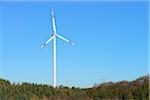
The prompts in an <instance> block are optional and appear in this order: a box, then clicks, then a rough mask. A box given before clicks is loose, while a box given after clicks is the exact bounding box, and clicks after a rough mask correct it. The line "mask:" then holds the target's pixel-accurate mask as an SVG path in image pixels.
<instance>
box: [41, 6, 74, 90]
mask: <svg viewBox="0 0 150 100" xmlns="http://www.w3.org/2000/svg"><path fill="white" fill-rule="evenodd" d="M52 25H53V34H52V35H51V37H50V38H49V39H48V40H47V41H46V42H45V43H44V44H42V45H41V48H43V47H45V46H46V45H47V44H48V43H49V42H50V41H52V40H53V61H54V62H53V67H54V68H53V71H54V72H53V74H54V75H53V78H54V81H53V87H54V88H55V87H56V61H57V59H56V38H57V37H58V38H60V39H62V40H64V41H65V42H67V43H69V44H71V45H73V46H75V44H74V43H73V42H71V41H69V40H68V39H66V38H64V37H62V36H61V35H59V34H57V32H56V24H55V18H54V11H53V9H52Z"/></svg>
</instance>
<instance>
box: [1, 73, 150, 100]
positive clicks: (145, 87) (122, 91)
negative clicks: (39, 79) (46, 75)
mask: <svg viewBox="0 0 150 100" xmlns="http://www.w3.org/2000/svg"><path fill="white" fill-rule="evenodd" d="M149 76H150V75H145V76H143V77H139V78H137V79H136V80H133V81H119V82H111V81H110V82H104V83H101V84H96V85H94V86H93V87H91V88H77V87H71V88H69V87H66V86H62V85H61V86H58V87H57V88H53V87H52V86H50V85H45V84H36V83H26V82H24V83H11V82H10V81H9V80H5V79H2V78H0V100H130V99H132V100H133V99H134V100H149Z"/></svg>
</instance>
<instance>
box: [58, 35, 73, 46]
mask: <svg viewBox="0 0 150 100" xmlns="http://www.w3.org/2000/svg"><path fill="white" fill-rule="evenodd" d="M56 36H58V38H60V39H62V40H64V41H66V42H68V43H69V44H71V45H73V46H75V44H74V43H73V42H71V41H69V40H68V39H66V38H64V37H62V36H60V35H58V34H56Z"/></svg>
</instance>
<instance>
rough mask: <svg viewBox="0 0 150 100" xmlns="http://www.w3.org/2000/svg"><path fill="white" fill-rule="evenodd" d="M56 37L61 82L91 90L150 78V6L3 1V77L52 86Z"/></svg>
mask: <svg viewBox="0 0 150 100" xmlns="http://www.w3.org/2000/svg"><path fill="white" fill-rule="evenodd" d="M51 8H53V9H54V11H55V19H56V26H57V32H58V33H59V34H61V35H62V36H64V37H66V38H68V39H70V40H72V41H74V43H76V44H77V46H76V47H73V46H72V45H70V44H67V43H66V42H64V41H62V40H60V39H57V83H58V85H60V84H62V85H65V86H76V87H90V86H93V85H94V84H95V83H101V82H104V81H114V82H116V81H121V80H133V79H136V78H138V77H139V76H143V75H146V74H148V2H117V1H116V2H115V1H114V2H103V1H99V2H67V1H66V2H59V1H57V2H3V3H2V2H1V3H0V77H2V78H4V79H8V80H10V81H11V82H30V83H32V82H34V83H42V84H50V85H52V84H53V59H52V57H53V55H52V54H53V49H52V42H51V43H49V45H48V46H46V47H45V48H43V49H40V46H41V44H42V43H43V42H45V41H46V40H47V39H48V38H49V37H50V36H51V34H52V33H53V31H52V22H51V17H52V16H51Z"/></svg>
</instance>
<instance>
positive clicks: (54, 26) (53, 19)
mask: <svg viewBox="0 0 150 100" xmlns="http://www.w3.org/2000/svg"><path fill="white" fill-rule="evenodd" d="M52 23H53V31H54V33H55V34H56V24H55V18H54V10H53V9H52Z"/></svg>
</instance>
